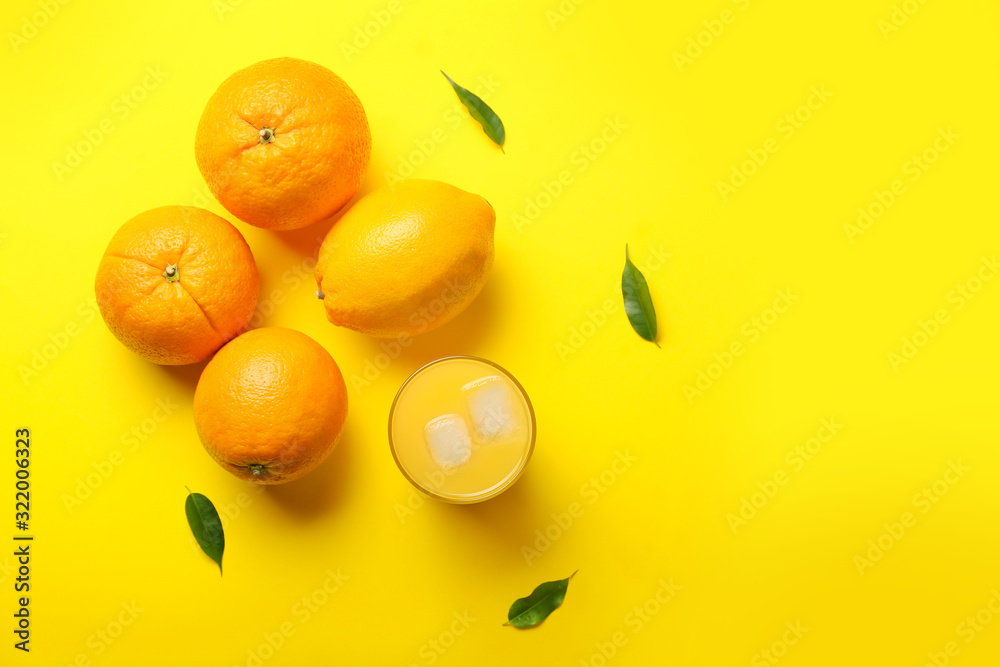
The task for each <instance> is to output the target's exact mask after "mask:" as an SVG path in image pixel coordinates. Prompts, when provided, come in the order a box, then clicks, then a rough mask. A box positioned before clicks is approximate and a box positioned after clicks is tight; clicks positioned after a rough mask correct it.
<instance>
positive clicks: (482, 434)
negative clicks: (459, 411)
mask: <svg viewBox="0 0 1000 667" xmlns="http://www.w3.org/2000/svg"><path fill="white" fill-rule="evenodd" d="M462 392H463V393H464V394H465V398H466V401H467V402H468V406H469V415H470V416H471V417H472V426H473V428H474V429H475V432H476V435H477V436H478V437H479V439H480V440H483V441H484V442H491V441H495V440H499V439H501V438H504V437H507V436H509V435H511V434H512V433H514V432H516V431H517V429H518V427H519V426H520V422H521V420H520V419H519V413H518V405H517V396H516V395H515V393H514V387H513V386H512V385H511V383H510V381H509V380H507V378H504V377H501V376H499V375H488V376H486V377H482V378H479V379H478V380H473V381H472V382H470V383H468V384H466V385H464V386H463V387H462Z"/></svg>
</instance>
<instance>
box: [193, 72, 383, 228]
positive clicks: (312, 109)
mask: <svg viewBox="0 0 1000 667" xmlns="http://www.w3.org/2000/svg"><path fill="white" fill-rule="evenodd" d="M371 143H372V140H371V132H370V130H369V128H368V118H367V116H366V115H365V110H364V107H363V106H362V105H361V101H360V100H359V99H358V97H357V95H355V94H354V91H353V90H351V89H350V87H349V86H348V85H347V84H346V83H344V81H343V79H341V78H340V77H338V76H337V75H336V74H334V73H333V72H331V71H330V70H328V69H327V68H325V67H323V66H322V65H318V64H316V63H313V62H309V61H306V60H299V59H296V58H275V59H274V60H264V61H261V62H259V63H256V64H255V65H251V66H250V67H247V68H246V69H241V70H240V71H238V72H236V73H235V74H233V75H232V76H230V77H229V78H228V79H226V80H225V81H223V82H222V85H221V86H219V89H218V90H216V91H215V94H214V95H212V97H211V99H209V100H208V104H207V105H206V107H205V111H204V112H203V113H202V115H201V120H200V121H199V123H198V132H197V135H196V137H195V145H194V152H195V159H196V160H197V162H198V169H200V170H201V174H202V176H204V177H205V180H206V181H207V182H208V187H209V189H211V190H212V193H213V194H214V195H215V197H216V199H218V200H219V202H220V203H221V204H222V205H223V206H225V207H226V209H227V210H228V211H229V212H230V213H232V214H233V215H235V216H236V217H237V218H239V219H240V220H243V221H244V222H248V223H250V224H251V225H254V226H256V227H264V228H266V229H277V230H283V229H297V228H299V227H305V226H306V225H310V224H312V223H314V222H319V221H320V220H323V219H324V218H328V217H330V216H331V215H333V214H334V213H336V212H337V211H338V210H340V209H341V208H342V207H343V206H344V204H346V203H347V202H348V201H350V199H351V197H353V196H354V194H355V193H356V192H357V191H358V188H359V187H361V181H362V179H363V178H364V174H365V170H366V169H367V168H368V160H369V158H370V156H371Z"/></svg>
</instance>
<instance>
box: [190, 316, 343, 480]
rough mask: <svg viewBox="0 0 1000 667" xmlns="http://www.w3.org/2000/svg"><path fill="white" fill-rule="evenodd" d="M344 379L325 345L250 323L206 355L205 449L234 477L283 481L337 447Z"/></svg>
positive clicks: (199, 396)
mask: <svg viewBox="0 0 1000 667" xmlns="http://www.w3.org/2000/svg"><path fill="white" fill-rule="evenodd" d="M346 416H347V387H346V385H345V384H344V376H343V375H341V373H340V368H339V367H338V366H337V362H335V361H334V360H333V357H331V356H330V353H329V352H327V351H326V349H324V348H323V346H322V345H320V344H319V343H317V342H316V341H314V340H313V339H312V338H310V337H309V336H307V335H305V334H304V333H301V332H299V331H294V330H292V329H282V328H279V327H264V328H261V329H254V330H253V331H248V332H247V333H245V334H243V335H242V336H240V337H239V338H236V339H235V340H233V341H232V342H230V343H229V344H228V345H226V346H225V347H224V348H222V349H221V350H219V352H218V354H216V355H215V356H214V357H213V358H212V361H210V362H208V365H207V366H206V367H205V370H204V371H203V372H202V374H201V378H200V379H199V380H198V387H197V388H196V389H195V392H194V421H195V425H196V426H197V428H198V436H199V437H200V438H201V443H202V444H203V445H204V446H205V450H206V451H207V452H208V453H209V455H211V457H212V458H213V459H215V460H216V461H217V462H218V463H219V464H220V465H221V466H222V467H223V468H225V469H226V470H228V471H229V472H231V473H233V474H234V475H236V476H237V477H239V478H241V479H245V480H249V481H252V482H256V483H258V484H282V483H284V482H290V481H291V480H293V479H298V478H299V477H302V476H303V475H305V474H306V473H308V472H310V471H311V470H313V469H314V468H316V467H317V466H318V465H319V464H320V463H322V462H323V460H324V459H325V458H326V457H327V456H328V455H329V454H330V452H331V451H333V448H334V447H335V446H336V444H337V440H338V439H339V438H340V431H341V429H342V428H343V426H344V419H345V417H346Z"/></svg>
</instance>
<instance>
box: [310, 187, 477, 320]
mask: <svg viewBox="0 0 1000 667" xmlns="http://www.w3.org/2000/svg"><path fill="white" fill-rule="evenodd" d="M495 225H496V213H495V212H494V211H493V207H492V206H490V204H489V202H487V201H486V200H485V199H483V198H482V197H480V196H479V195H474V194H471V193H468V192H465V191H464V190H460V189H458V188H456V187H455V186H453V185H448V184H447V183H442V182H440V181H428V180H416V179H414V180H408V181H403V182H402V183H399V184H398V185H396V187H395V188H394V189H390V188H388V187H384V188H381V189H379V190H375V191H374V192H371V193H369V194H367V195H366V196H364V197H363V198H361V199H360V200H359V201H358V202H357V203H356V204H354V206H352V207H351V208H350V210H348V211H347V213H345V214H344V216H343V217H342V218H341V219H340V220H338V221H337V222H336V224H334V225H333V227H332V228H331V229H330V232H329V233H328V234H327V236H326V239H324V241H323V245H322V247H321V248H320V252H319V259H318V261H317V263H316V283H317V284H318V285H319V290H320V291H319V296H321V298H322V299H323V305H324V306H326V315H327V318H329V320H330V321H331V322H333V323H334V324H336V325H338V326H342V327H347V328H348V329H353V330H354V331H360V332H362V333H366V334H369V335H372V336H379V337H383V338H390V337H399V336H413V335H416V334H419V333H423V332H425V331H430V330H431V329H434V328H436V327H439V326H441V325H442V324H444V323H445V322H448V321H449V320H451V319H452V318H453V317H455V316H456V315H458V314H459V313H460V312H462V310H464V309H465V307H466V306H468V305H469V303H470V302H471V301H472V300H473V299H475V298H476V295H477V294H479V291H480V290H481V289H482V287H483V284H484V283H485V282H486V277H487V275H488V274H489V271H490V267H491V266H492V265H493V228H494V227H495Z"/></svg>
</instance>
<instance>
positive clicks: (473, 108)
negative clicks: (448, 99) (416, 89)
mask: <svg viewBox="0 0 1000 667" xmlns="http://www.w3.org/2000/svg"><path fill="white" fill-rule="evenodd" d="M441 73H442V74H444V70H441ZM444 78H446V79H448V83H450V84H451V87H452V88H454V89H455V93H456V94H457V95H458V99H459V101H461V102H462V104H464V105H465V108H466V109H468V110H469V113H470V114H472V117H473V118H475V119H476V120H478V121H479V124H480V125H482V126H483V131H484V132H486V136H487V137H489V138H490V139H492V140H493V143H495V144H496V145H497V146H499V147H500V150H501V151H502V150H503V142H504V140H505V139H506V136H507V135H506V133H505V132H504V129H503V121H501V120H500V117H499V116H497V115H496V112H494V111H493V109H491V108H490V105H488V104H487V103H486V102H483V101H482V100H481V99H480V98H479V96H478V95H476V94H475V93H473V92H472V91H470V90H467V89H465V88H462V87H461V86H460V85H458V84H457V83H455V82H454V81H452V80H451V77H450V76H448V75H447V74H444Z"/></svg>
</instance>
